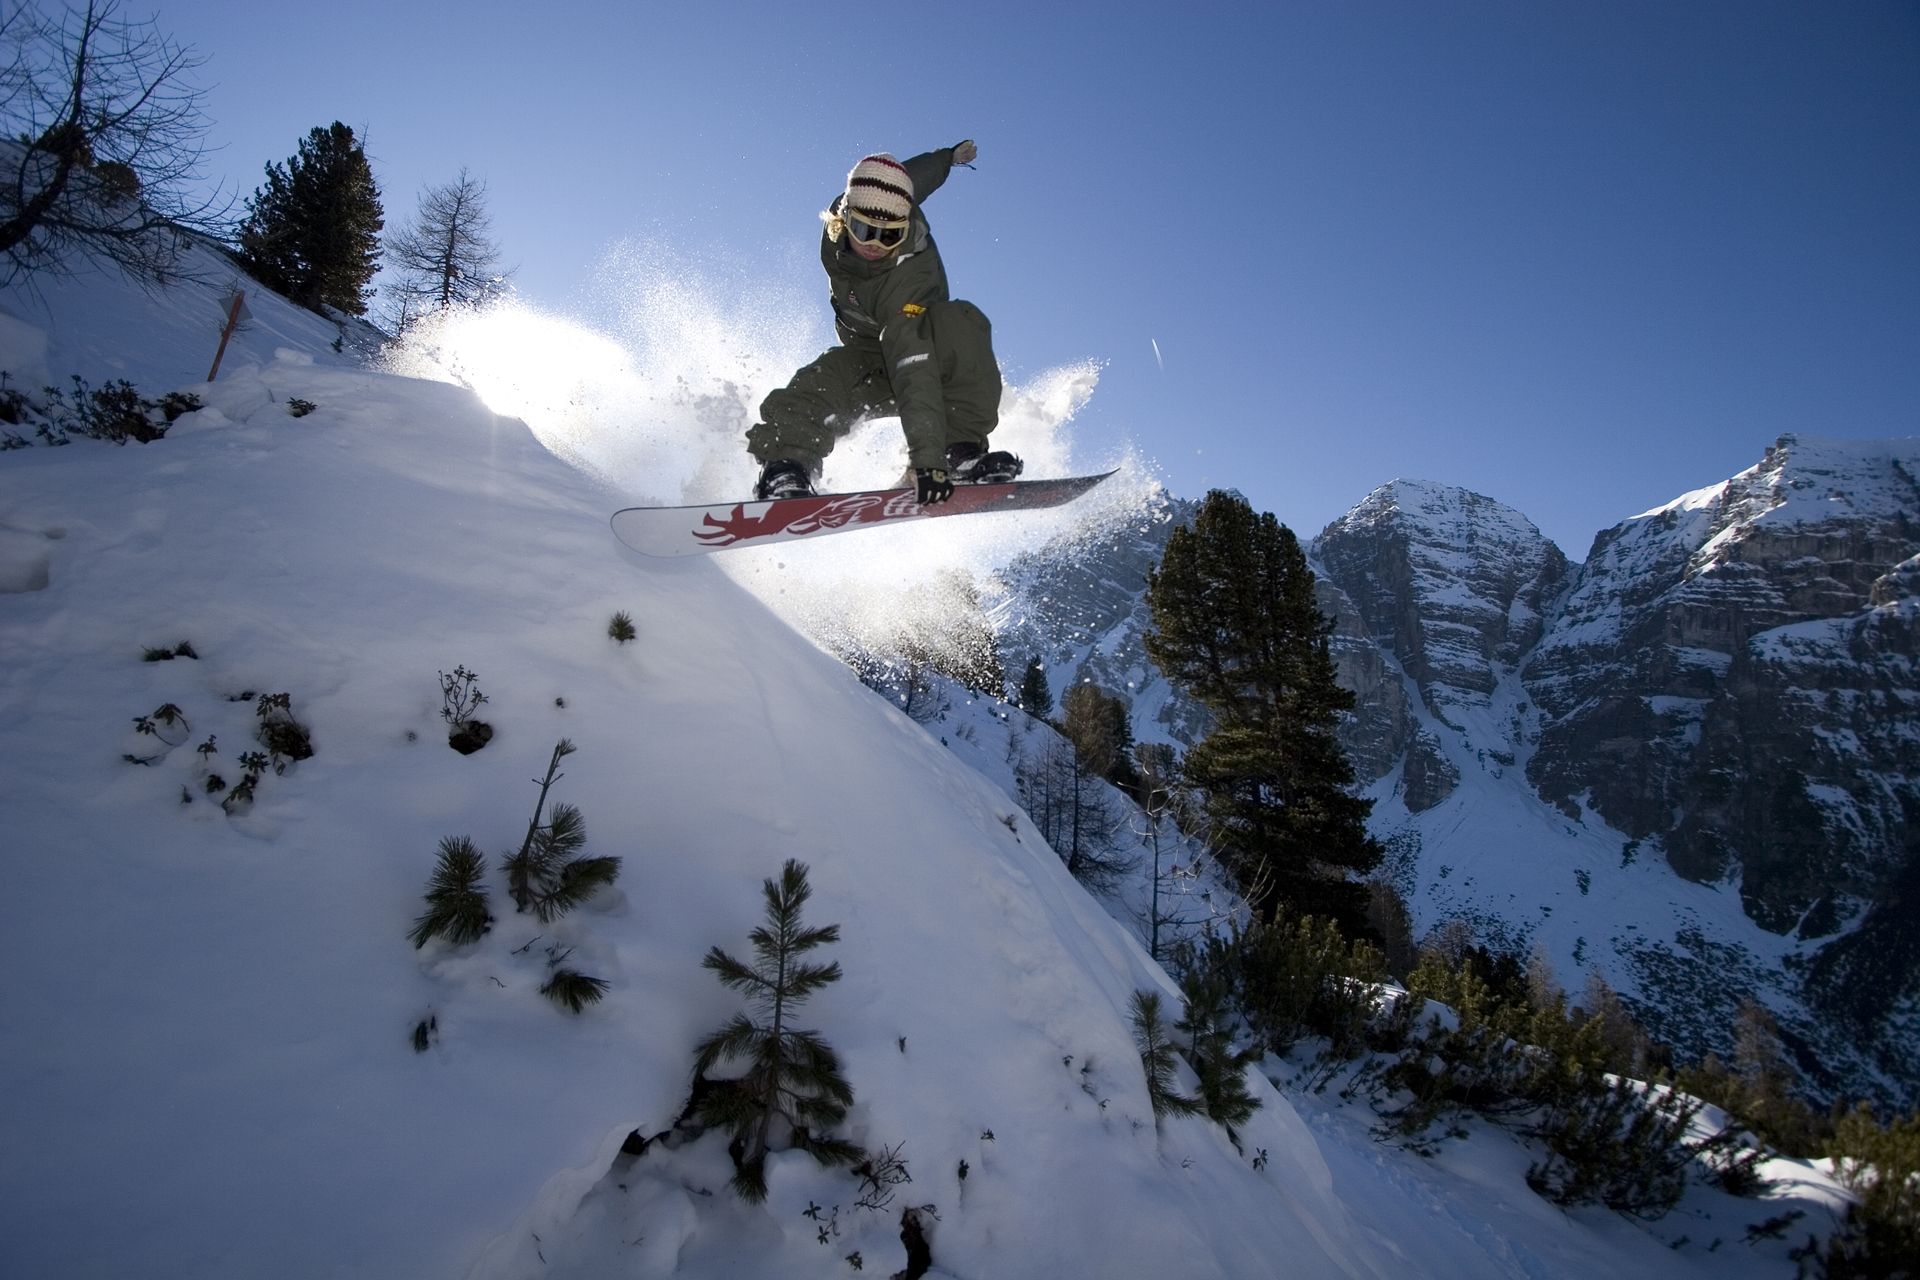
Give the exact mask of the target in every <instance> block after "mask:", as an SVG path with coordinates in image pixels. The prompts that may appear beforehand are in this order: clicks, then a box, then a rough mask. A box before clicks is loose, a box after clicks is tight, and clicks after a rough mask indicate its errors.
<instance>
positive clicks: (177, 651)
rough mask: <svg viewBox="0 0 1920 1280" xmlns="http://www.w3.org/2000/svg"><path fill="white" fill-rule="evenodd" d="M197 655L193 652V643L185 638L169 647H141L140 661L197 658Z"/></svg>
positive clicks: (169, 660)
mask: <svg viewBox="0 0 1920 1280" xmlns="http://www.w3.org/2000/svg"><path fill="white" fill-rule="evenodd" d="M199 656H200V655H199V654H197V653H195V652H194V650H193V645H191V644H190V643H188V642H187V641H185V640H182V641H181V642H180V643H179V644H176V645H175V646H173V648H171V649H166V648H158V649H143V650H141V652H140V660H141V661H142V662H172V661H173V660H174V659H175V658H198V657H199Z"/></svg>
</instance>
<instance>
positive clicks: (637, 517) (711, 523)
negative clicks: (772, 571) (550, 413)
mask: <svg viewBox="0 0 1920 1280" xmlns="http://www.w3.org/2000/svg"><path fill="white" fill-rule="evenodd" d="M1112 474H1114V473H1113V472H1111V471H1108V472H1105V473H1103V474H1101V475H1097V476H1068V477H1066V478H1064V479H1059V480H1011V481H1007V482H1005V483H1003V484H968V485H961V486H959V487H958V488H956V489H954V491H953V497H952V498H950V499H949V500H948V501H946V502H942V503H940V504H938V505H936V506H931V507H923V506H921V505H920V504H919V503H918V502H915V501H914V499H913V490H912V489H869V490H866V491H864V492H861V493H823V494H819V495H816V496H814V497H811V498H780V499H777V500H775V501H772V502H723V503H716V504H713V505H710V506H695V507H628V508H626V509H625V510H622V511H616V512H614V513H613V520H612V524H613V536H614V537H616V538H618V539H620V541H621V542H624V543H625V544H626V545H627V546H629V547H632V548H633V549H634V550H635V551H638V552H640V553H641V554H642V555H649V556H691V555H700V554H702V553H703V552H708V551H724V550H727V549H729V548H732V547H754V546H767V545H771V544H773V543H776V542H792V541H795V540H796V539H800V538H817V537H824V536H826V535H828V534H833V533H844V532H846V531H847V530H849V529H864V528H868V527H870V526H872V525H877V524H891V523H893V522H895V521H899V520H923V519H925V520H933V519H944V518H946V517H948V516H971V515H982V514H984V513H987V512H992V511H1032V510H1035V509H1037V508H1040V507H1058V506H1062V505H1064V504H1066V503H1069V502H1071V501H1073V500H1074V499H1075V498H1077V497H1079V496H1080V495H1081V494H1083V493H1085V492H1086V491H1087V490H1089V489H1091V488H1093V487H1094V486H1095V485H1097V484H1099V483H1100V482H1101V481H1102V480H1105V479H1106V478H1107V477H1108V476H1110V475H1112Z"/></svg>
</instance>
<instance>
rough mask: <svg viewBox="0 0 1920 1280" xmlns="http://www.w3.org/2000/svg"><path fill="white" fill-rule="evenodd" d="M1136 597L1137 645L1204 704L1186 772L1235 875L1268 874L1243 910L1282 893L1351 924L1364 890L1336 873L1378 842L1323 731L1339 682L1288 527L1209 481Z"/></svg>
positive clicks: (1340, 705)
mask: <svg viewBox="0 0 1920 1280" xmlns="http://www.w3.org/2000/svg"><path fill="white" fill-rule="evenodd" d="M1147 602H1148V605H1149V608H1150V609H1151V611H1152V615H1153V625H1154V630H1153V631H1151V632H1149V633H1148V635H1147V637H1146V647H1147V653H1148V655H1149V656H1150V657H1151V658H1152V659H1153V661H1154V662H1155V663H1156V664H1157V665H1158V666H1159V667H1160V669H1161V671H1163V672H1164V673H1166V675H1167V677H1168V679H1170V680H1172V681H1173V682H1174V683H1175V684H1177V685H1179V686H1181V687H1182V688H1184V689H1185V690H1186V691H1187V692H1188V693H1190V694H1192V695H1193V696H1194V697H1195V698H1196V699H1198V700H1199V701H1200V702H1202V703H1204V704H1205V705H1206V706H1207V708H1208V709H1209V710H1210V711H1212V712H1213V718H1214V723H1215V726H1216V727H1215V728H1214V730H1213V732H1211V733H1210V734H1208V736H1207V737H1205V738H1204V739H1202V740H1201V741H1200V742H1199V743H1197V744H1195V746H1194V747H1193V749H1192V750H1191V751H1190V752H1188V754H1187V757H1186V776H1187V780H1188V781H1189V782H1190V783H1191V784H1193V785H1194V786H1196V787H1198V788H1200V789H1201V790H1203V791H1204V792H1206V794H1207V798H1208V811H1209V814H1210V815H1211V817H1212V818H1213V821H1214V824H1215V827H1216V830H1217V831H1218V832H1219V835H1220V839H1221V843H1222V845H1223V848H1224V850H1225V852H1226V853H1227V855H1228V857H1229V862H1230V863H1231V864H1232V865H1233V868H1234V870H1235V871H1236V873H1237V874H1238V875H1239V876H1240V878H1241V881H1242V885H1243V888H1244V889H1246V890H1247V891H1251V890H1252V889H1253V888H1254V886H1255V883H1256V881H1255V877H1256V875H1257V874H1258V873H1259V872H1260V871H1261V870H1263V869H1270V870H1271V872H1272V873H1273V874H1272V876H1271V878H1270V879H1269V880H1268V882H1267V886H1266V887H1262V888H1261V889H1260V891H1259V892H1258V893H1257V894H1256V895H1255V901H1254V902H1253V906H1254V908H1255V910H1256V911H1258V912H1259V913H1260V914H1261V915H1263V916H1271V915H1272V914H1273V912H1274V910H1275V909H1276V908H1277V906H1278V905H1279V903H1280V901H1282V900H1283V899H1285V900H1290V901H1292V902H1293V904H1294V905H1295V906H1296V907H1297V908H1299V909H1302V910H1316V911H1319V912H1321V913H1323V914H1330V915H1333V916H1335V917H1336V918H1338V919H1341V920H1342V921H1344V922H1347V923H1348V924H1349V925H1351V926H1356V927H1357V926H1358V925H1359V923H1360V921H1361V920H1362V918H1363V916H1364V891H1363V890H1361V889H1359V888H1358V887H1357V886H1352V885H1349V884H1347V883H1345V876H1346V873H1347V872H1350V871H1359V872H1365V871H1369V870H1371V869H1372V868H1373V867H1374V866H1376V865H1378V863H1379V861H1380V857H1381V848H1380V845H1379V843H1378V842H1377V841H1375V840H1374V839H1373V838H1372V837H1371V836H1370V835H1368V834H1367V828H1366V820H1367V814H1368V813H1369V811H1370V810H1371V807H1372V804H1371V802H1370V801H1368V800H1365V799H1362V798H1360V797H1358V796H1356V795H1354V794H1353V783H1354V776H1353V766H1352V764H1351V762H1349V760H1348V759H1347V756H1346V754H1345V752H1344V751H1343V749H1342V748H1341V746H1340V743H1339V740H1338V739H1337V737H1336V736H1335V731H1336V729H1337V728H1338V726H1339V723H1340V718H1341V716H1342V715H1343V714H1344V713H1345V712H1347V711H1348V710H1350V709H1351V708H1352V706H1353V695H1352V694H1351V693H1349V692H1347V691H1346V690H1345V689H1342V688H1341V687H1340V686H1339V685H1338V684H1337V683H1335V680H1334V667H1333V660H1332V658H1331V656H1330V654H1329V649H1328V637H1329V636H1330V635H1331V634H1332V631H1333V622H1332V620H1331V619H1330V618H1327V617H1325V616H1324V615H1322V614H1321V612H1320V610H1319V606H1318V605H1317V603H1316V602H1315V599H1314V576H1313V571H1312V570H1311V569H1310V568H1309V567H1308V566H1307V560H1306V555H1305V553H1304V552H1302V551H1301V549H1300V544H1299V542H1298V540H1297V539H1296V538H1295V537H1294V535H1293V531H1292V530H1290V529H1288V528H1287V527H1286V526H1285V525H1283V524H1281V523H1280V522H1279V521H1278V520H1276V519H1274V517H1273V516H1272V515H1271V514H1261V515H1257V516H1256V515H1255V514H1254V511H1253V509H1252V508H1251V507H1250V506H1249V505H1248V504H1247V502H1246V500H1245V499H1243V498H1241V497H1239V496H1238V495H1236V494H1230V493H1225V492H1222V491H1219V490H1215V491H1214V492H1212V493H1210V494H1208V495H1207V498H1206V500H1205V501H1204V502H1203V503H1202V504H1201V507H1200V510H1199V512H1198V514H1197V515H1196V517H1195V519H1194V523H1193V525H1192V527H1190V528H1189V527H1187V526H1184V525H1183V526H1181V527H1179V528H1177V529H1175V530H1174V531H1173V534H1172V536H1171V537H1170V538H1169V539H1168V541H1167V549H1166V552H1165V554H1164V556H1163V557H1162V559H1161V562H1160V567H1159V568H1158V569H1157V570H1155V571H1153V572H1152V573H1149V574H1148V576H1147Z"/></svg>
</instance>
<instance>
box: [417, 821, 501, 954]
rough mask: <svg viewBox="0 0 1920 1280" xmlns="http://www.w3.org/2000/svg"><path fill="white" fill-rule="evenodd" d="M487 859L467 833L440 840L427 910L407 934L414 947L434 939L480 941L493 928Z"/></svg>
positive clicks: (458, 943) (460, 943) (456, 943)
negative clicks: (485, 882) (483, 880)
mask: <svg viewBox="0 0 1920 1280" xmlns="http://www.w3.org/2000/svg"><path fill="white" fill-rule="evenodd" d="M486 873H487V860H486V858H485V857H484V856H482V854H481V853H480V850H479V849H478V848H476V847H475V846H474V843H473V841H472V840H469V839H468V838H467V837H466V836H448V837H446V838H445V839H443V840H442V841H441V842H440V855H439V860H438V861H437V862H436V863H435V864H434V868H433V875H432V876H431V877H430V878H429V879H428V880H427V892H426V899H427V909H426V911H425V913H423V914H422V915H421V916H420V918H419V919H417V920H415V921H414V922H413V929H412V930H411V931H410V932H409V933H408V934H407V937H408V939H409V940H411V941H412V943H413V946H414V950H416V951H417V950H419V949H420V948H421V947H424V946H426V945H427V943H428V942H429V941H431V940H432V939H434V938H445V939H446V940H447V941H448V942H450V943H452V944H453V945H454V946H456V947H458V946H464V945H465V944H467V943H469V942H478V941H479V940H480V939H481V938H482V937H483V936H485V934H486V932H487V930H488V929H490V928H492V927H493V916H492V915H491V914H489V913H488V911H487V891H486V890H485V889H484V888H482V887H481V883H480V882H481V878H482V877H483V876H485V875H486Z"/></svg>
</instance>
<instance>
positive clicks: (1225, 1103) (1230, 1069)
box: [1174, 965, 1260, 1151]
mask: <svg viewBox="0 0 1920 1280" xmlns="http://www.w3.org/2000/svg"><path fill="white" fill-rule="evenodd" d="M1180 993H1181V994H1182V995H1184V996H1185V997H1186V999H1187V1012H1186V1014H1185V1016H1184V1017H1182V1018H1181V1019H1180V1021H1178V1022H1176V1023H1175V1024H1174V1030H1176V1031H1178V1032H1179V1033H1180V1034H1182V1035H1184V1036H1185V1037H1186V1038H1187V1065H1188V1066H1190V1067H1192V1068H1193V1073H1194V1075H1195V1076H1197V1077H1199V1080H1200V1102H1201V1104H1202V1106H1204V1107H1205V1108H1206V1113H1207V1118H1208V1119H1209V1120H1211V1121H1213V1122H1214V1123H1215V1124H1217V1125H1219V1126H1220V1127H1221V1128H1223V1129H1225V1130H1226V1131H1227V1139H1228V1140H1229V1141H1230V1142H1232V1143H1233V1146H1234V1149H1235V1150H1236V1151H1237V1150H1239V1149H1240V1135H1239V1134H1238V1133H1237V1132H1235V1130H1237V1129H1238V1128H1239V1127H1240V1126H1241V1125H1243V1124H1245V1123H1246V1122H1247V1121H1249V1120H1251V1119H1253V1113H1254V1112H1256V1111H1258V1110H1259V1109H1260V1100H1259V1099H1258V1098H1256V1097H1254V1096H1253V1093H1252V1091H1250V1090H1249V1089H1248V1088H1247V1066H1248V1064H1250V1063H1253V1062H1257V1061H1258V1060H1259V1058H1260V1049H1259V1047H1258V1046H1257V1045H1254V1046H1250V1047H1248V1048H1245V1049H1235V1048H1234V1047H1233V1018H1232V1015H1231V1013H1230V1008H1231V1001H1232V996H1233V984H1232V979H1231V977H1230V975H1228V974H1227V973H1226V972H1224V971H1223V970H1222V969H1220V968H1218V967H1215V966H1207V965H1192V966H1189V967H1188V968H1187V969H1186V970H1185V971H1183V972H1182V973H1181V975H1180Z"/></svg>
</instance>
